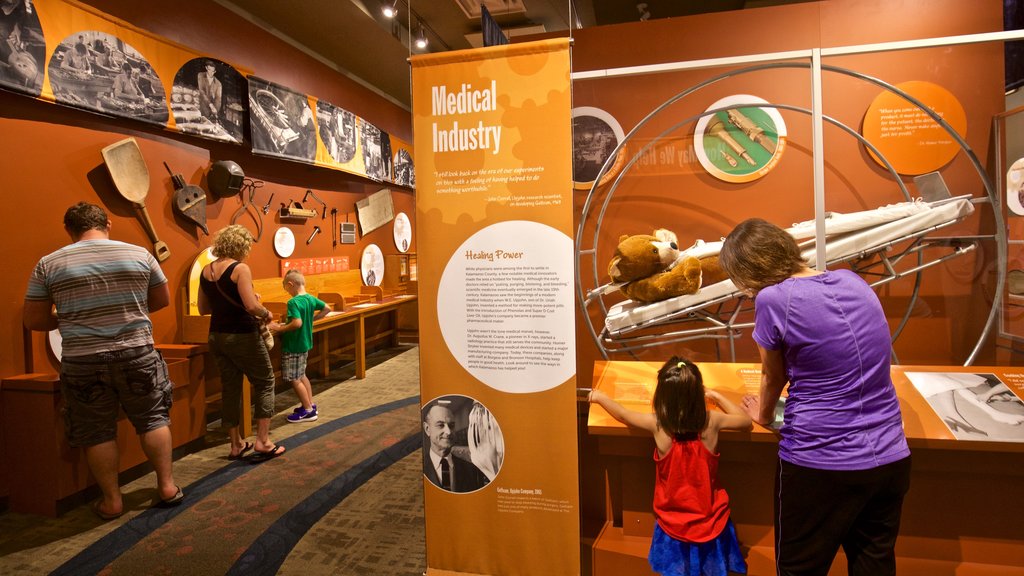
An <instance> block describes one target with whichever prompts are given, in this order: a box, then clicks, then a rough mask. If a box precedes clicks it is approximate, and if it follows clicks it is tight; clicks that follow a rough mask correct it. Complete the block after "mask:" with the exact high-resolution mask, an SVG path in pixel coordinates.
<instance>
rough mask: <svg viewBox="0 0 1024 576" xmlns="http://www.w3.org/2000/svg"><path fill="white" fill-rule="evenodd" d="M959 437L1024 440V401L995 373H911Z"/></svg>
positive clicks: (916, 385) (941, 416)
mask: <svg viewBox="0 0 1024 576" xmlns="http://www.w3.org/2000/svg"><path fill="white" fill-rule="evenodd" d="M906 376H907V379H909V380H910V382H911V383H912V384H913V385H914V388H915V389H917V391H918V392H919V393H920V394H921V396H923V397H924V399H925V400H927V401H928V405H929V406H931V408H932V410H934V411H935V414H937V415H938V416H939V418H941V419H942V422H943V423H944V424H945V425H946V427H947V428H949V431H950V432H952V433H953V436H954V437H956V439H957V440H997V441H1006V442H1024V402H1022V401H1021V399H1020V398H1019V397H1017V395H1016V394H1014V392H1013V391H1012V390H1010V388H1009V387H1007V385H1006V384H1005V383H1003V382H1002V381H1001V380H999V378H998V377H996V375H994V374H975V373H972V372H907V373H906Z"/></svg>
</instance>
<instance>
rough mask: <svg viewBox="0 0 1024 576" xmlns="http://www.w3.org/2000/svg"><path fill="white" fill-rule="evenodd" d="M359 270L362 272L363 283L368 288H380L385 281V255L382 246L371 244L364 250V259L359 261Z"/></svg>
mask: <svg viewBox="0 0 1024 576" xmlns="http://www.w3.org/2000/svg"><path fill="white" fill-rule="evenodd" d="M359 269H360V270H361V271H362V276H363V283H364V284H366V285H367V286H380V283H381V282H382V281H383V280H384V254H382V253H381V251H380V246H377V245H376V244H370V245H369V246H367V247H366V248H364V249H363V257H362V259H361V260H360V261H359Z"/></svg>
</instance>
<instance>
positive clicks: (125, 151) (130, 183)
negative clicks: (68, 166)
mask: <svg viewBox="0 0 1024 576" xmlns="http://www.w3.org/2000/svg"><path fill="white" fill-rule="evenodd" d="M100 154H101V155H102V156H103V163H104V164H106V165H107V171H109V172H110V179H111V180H113V181H114V188H117V191H118V193H119V194H121V196H123V197H124V199H125V200H128V201H129V202H131V203H132V206H134V207H135V209H136V210H137V211H138V213H139V215H140V216H141V217H142V224H143V226H142V227H143V228H144V229H145V230H146V235H148V236H149V240H150V242H152V243H153V254H155V255H156V259H157V260H159V261H160V262H163V261H164V260H167V259H168V258H170V257H171V249H170V248H168V247H167V243H166V242H162V241H161V240H160V239H159V238H157V236H156V229H154V228H153V221H152V220H150V219H149V212H147V211H146V195H147V194H149V168H146V161H145V160H143V159H142V151H141V150H139V145H138V143H137V142H135V138H125V139H124V140H121V141H120V142H115V143H113V144H111V145H109V146H107V147H106V148H104V149H103V150H101V151H100Z"/></svg>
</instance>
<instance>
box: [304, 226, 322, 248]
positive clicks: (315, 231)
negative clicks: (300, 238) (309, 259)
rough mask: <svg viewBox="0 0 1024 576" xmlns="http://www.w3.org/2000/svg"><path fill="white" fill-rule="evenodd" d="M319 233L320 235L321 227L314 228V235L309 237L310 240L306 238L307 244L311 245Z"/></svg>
mask: <svg viewBox="0 0 1024 576" xmlns="http://www.w3.org/2000/svg"><path fill="white" fill-rule="evenodd" d="M319 233H320V227H319V226H313V233H312V234H310V235H309V238H306V244H309V243H311V242H312V241H313V238H316V235H317V234H319Z"/></svg>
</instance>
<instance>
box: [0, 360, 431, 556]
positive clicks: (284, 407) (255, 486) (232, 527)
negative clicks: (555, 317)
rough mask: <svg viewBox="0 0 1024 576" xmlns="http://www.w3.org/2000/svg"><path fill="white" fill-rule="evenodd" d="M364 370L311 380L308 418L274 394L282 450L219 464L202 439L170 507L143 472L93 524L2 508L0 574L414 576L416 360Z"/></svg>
mask: <svg viewBox="0 0 1024 576" xmlns="http://www.w3.org/2000/svg"><path fill="white" fill-rule="evenodd" d="M368 360H369V362H370V363H371V366H372V367H371V368H370V370H369V371H368V372H367V377H366V378H365V379H364V380H355V379H352V378H351V377H350V375H351V369H350V368H345V367H342V368H341V369H340V370H338V371H336V372H334V373H333V375H332V377H331V378H330V379H329V380H322V381H318V380H315V381H313V388H314V398H315V401H316V403H317V406H318V410H319V414H320V418H319V420H318V421H316V422H314V423H309V424H302V425H296V424H288V423H287V422H286V421H285V416H286V415H287V414H289V413H291V410H292V408H293V407H294V406H295V405H296V402H295V400H294V396H293V395H292V394H291V393H279V394H278V402H277V407H278V409H279V414H278V415H277V416H276V417H275V418H274V420H273V421H272V424H271V437H272V438H273V439H274V440H275V441H277V442H279V443H281V444H283V445H285V446H286V447H287V448H288V452H287V453H285V454H284V455H282V456H280V457H278V458H276V459H274V460H271V461H269V462H265V463H262V464H255V465H254V464H250V463H249V462H246V461H237V462H229V461H228V460H227V458H226V456H227V453H228V446H227V437H226V435H225V434H224V432H223V431H222V430H220V429H219V428H217V427H216V425H214V426H211V429H210V432H209V434H208V435H207V445H208V446H209V447H208V448H206V449H204V450H202V451H199V452H196V453H193V454H189V455H188V456H186V457H184V458H182V459H180V460H178V461H176V462H175V466H174V473H175V479H176V481H177V482H178V484H179V485H181V486H182V488H183V490H184V491H185V494H186V499H185V502H184V503H183V505H182V506H179V507H176V508H171V509H163V508H158V507H153V506H152V505H153V503H154V498H155V490H154V489H153V484H154V481H153V476H152V475H151V474H150V475H146V476H144V477H142V478H140V479H138V480H136V481H134V482H131V483H130V484H128V485H126V486H124V488H123V490H124V492H125V494H126V500H125V502H126V506H128V507H129V508H130V511H129V512H128V514H126V515H125V516H124V517H122V518H120V519H118V520H115V521H113V522H102V521H100V520H99V519H98V518H96V516H95V515H93V514H92V512H91V511H90V510H89V508H88V506H82V507H80V508H79V509H75V510H72V511H70V512H68V513H67V514H65V515H64V516H62V517H61V518H56V519H49V518H43V517H39V516H30V515H23V514H14V513H10V512H7V513H4V514H2V515H0V573H2V574H4V575H22V574H51V573H52V574H74V575H78V574H97V573H102V574H111V575H114V574H132V575H135V574H304V575H309V574H339V575H349V574H351V575H364V574H374V575H414V576H418V575H421V574H423V573H424V571H425V569H426V553H425V548H424V533H423V500H422V496H423V495H422V473H421V471H422V460H421V457H420V454H419V449H420V446H421V442H422V441H421V429H420V425H419V398H418V392H419V362H418V350H417V349H416V348H399V349H393V350H389V351H386V352H382V353H378V354H375V355H371V357H370V358H369V359H368Z"/></svg>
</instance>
